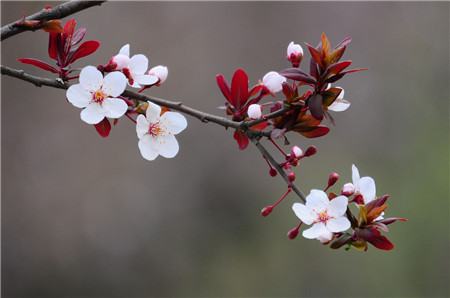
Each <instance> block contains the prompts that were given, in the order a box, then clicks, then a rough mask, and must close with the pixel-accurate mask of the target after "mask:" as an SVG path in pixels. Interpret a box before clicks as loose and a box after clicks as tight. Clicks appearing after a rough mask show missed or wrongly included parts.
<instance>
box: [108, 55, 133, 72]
mask: <svg viewBox="0 0 450 298" xmlns="http://www.w3.org/2000/svg"><path fill="white" fill-rule="evenodd" d="M112 61H113V62H114V63H116V69H119V70H122V69H124V68H126V67H128V63H130V57H128V56H125V55H122V54H118V55H116V56H114V57H113V58H112Z"/></svg>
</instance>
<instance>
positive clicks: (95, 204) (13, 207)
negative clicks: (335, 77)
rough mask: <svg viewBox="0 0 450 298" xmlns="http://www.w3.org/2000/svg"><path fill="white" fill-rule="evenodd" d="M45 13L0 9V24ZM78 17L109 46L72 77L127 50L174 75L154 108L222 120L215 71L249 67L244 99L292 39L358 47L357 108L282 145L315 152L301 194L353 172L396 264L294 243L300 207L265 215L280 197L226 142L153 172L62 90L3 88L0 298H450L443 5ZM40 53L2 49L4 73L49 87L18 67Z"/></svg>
mask: <svg viewBox="0 0 450 298" xmlns="http://www.w3.org/2000/svg"><path fill="white" fill-rule="evenodd" d="M43 6H44V3H39V2H16V3H14V2H3V1H2V2H1V8H2V12H1V15H2V24H5V23H8V22H11V21H13V20H15V19H17V18H19V17H21V16H23V15H28V14H31V13H32V12H34V11H37V10H39V9H41V8H42V7H43ZM76 19H77V20H78V22H79V24H80V25H82V26H84V27H86V28H88V34H87V39H98V40H100V41H101V42H102V46H101V48H100V49H99V50H98V52H96V53H95V54H94V55H92V56H90V57H89V58H88V59H85V60H81V61H79V62H77V65H78V66H79V67H82V66H84V65H87V64H90V63H92V64H94V65H97V64H101V63H106V62H107V61H108V59H109V58H110V57H111V56H112V55H113V54H115V53H116V52H117V51H118V49H119V48H120V47H121V46H122V45H123V44H125V43H130V44H131V51H132V53H145V54H146V55H148V56H149V57H150V63H151V65H156V64H165V65H167V66H168V67H169V70H170V74H169V79H168V81H167V82H166V83H165V84H164V86H163V87H161V88H156V89H154V90H151V91H149V94H152V95H156V96H160V97H164V98H168V99H173V100H182V101H183V102H185V103H186V104H188V105H191V106H193V107H196V108H199V109H202V110H205V111H208V112H212V113H219V114H220V113H221V111H220V110H217V109H216V108H217V106H219V105H221V104H222V103H223V102H224V100H223V98H222V96H221V94H220V92H219V90H218V88H217V87H216V84H215V75H216V74H217V73H223V74H225V75H226V77H228V78H229V77H231V75H232V73H233V71H234V69H235V68H237V67H243V68H245V69H246V70H247V72H248V73H249V76H250V78H251V81H252V82H253V83H255V82H257V80H258V79H260V78H261V77H262V76H263V75H264V74H265V73H266V72H267V71H270V70H279V69H282V68H284V67H286V66H287V65H288V64H287V61H286V60H285V50H286V46H287V44H288V43H289V42H290V41H291V40H293V41H296V42H304V41H306V42H311V43H313V44H315V43H317V42H318V39H319V36H320V34H321V32H322V31H324V32H326V33H327V34H328V36H329V37H330V39H331V41H332V43H333V44H336V43H337V42H339V41H340V40H341V39H343V38H344V37H345V36H347V35H351V36H352V37H353V43H352V44H351V46H350V47H349V49H348V50H347V53H346V55H345V57H346V58H350V59H352V60H353V61H354V65H355V66H357V67H368V68H369V69H370V70H369V71H367V72H363V73H358V74H354V75H349V76H348V77H346V78H344V79H343V80H342V81H341V83H340V85H341V86H343V87H344V88H345V90H346V98H348V99H349V100H350V101H351V102H352V106H351V108H350V109H349V110H348V111H347V112H346V113H340V114H336V117H335V118H336V123H337V125H336V127H335V128H334V129H333V130H332V131H331V133H330V134H329V135H328V136H326V137H324V138H321V139H317V140H313V141H311V140H305V139H303V138H301V137H300V136H297V135H292V136H291V138H290V139H291V142H292V143H294V144H298V145H300V146H302V147H306V146H307V144H315V145H316V146H318V148H319V153H318V154H317V155H316V156H315V157H313V158H310V159H307V160H305V161H304V163H302V165H301V167H300V168H299V169H298V170H297V174H298V185H299V186H301V188H303V189H304V190H305V191H308V190H309V189H311V188H321V187H323V185H324V184H325V183H326V179H327V176H328V174H329V173H330V172H331V171H337V172H339V173H340V174H341V177H342V181H341V182H347V181H349V180H350V177H351V173H350V170H351V169H350V168H351V164H352V163H355V164H356V165H357V166H358V167H359V168H360V171H361V173H362V174H363V175H370V176H372V177H374V178H375V180H376V181H377V193H378V194H383V193H389V194H391V195H392V198H391V201H390V207H389V209H388V211H387V214H388V215H393V216H404V217H407V218H409V222H407V223H399V224H395V225H393V226H392V228H391V231H390V233H389V237H390V239H391V240H392V241H393V242H394V243H395V245H396V248H395V250H393V251H391V252H383V251H378V250H376V249H373V248H372V247H371V248H370V250H369V251H368V252H366V253H361V252H357V251H354V250H353V251H349V252H346V251H344V250H339V251H333V250H330V249H328V248H326V247H322V246H321V244H320V243H319V242H317V241H308V240H306V239H303V238H301V237H299V238H298V239H296V240H294V241H289V240H288V239H287V237H286V232H287V231H288V230H289V229H290V228H291V227H292V226H294V225H295V224H296V218H295V216H294V215H293V213H292V212H291V209H290V208H291V203H292V202H293V201H295V200H296V198H295V197H294V196H291V197H289V200H288V202H287V203H284V204H282V205H281V207H280V208H278V209H277V210H276V211H275V212H274V213H273V214H272V215H271V216H270V217H269V218H262V217H261V216H260V215H259V211H260V209H261V208H262V207H263V206H265V205H267V204H269V203H270V202H273V201H274V200H275V199H276V198H278V196H279V195H280V194H281V193H282V192H283V191H284V190H285V184H284V183H283V182H282V181H281V180H280V179H279V178H276V179H273V178H271V177H269V176H268V175H267V168H266V164H265V162H264V161H263V160H262V159H261V158H260V155H259V154H258V152H257V150H256V149H255V148H253V147H249V149H248V150H246V151H244V152H240V151H239V150H238V149H237V146H236V144H235V142H234V140H233V139H232V137H231V132H230V131H225V130H224V129H222V128H221V127H218V126H215V125H213V124H210V125H205V124H202V123H200V122H199V121H197V120H196V119H193V118H189V119H188V121H189V127H188V129H187V130H186V131H185V132H184V133H182V134H181V135H180V136H179V138H178V140H179V142H180V144H181V150H180V153H179V154H178V156H177V157H176V158H175V159H171V160H167V159H163V158H158V159H157V160H156V161H154V162H147V161H144V160H143V159H142V158H141V156H140V155H139V152H138V148H137V137H136V134H135V128H134V125H133V124H132V123H131V122H129V121H127V120H123V121H121V122H119V125H118V126H117V127H115V128H114V129H113V131H112V133H111V135H110V137H109V138H107V139H102V138H100V137H99V136H98V135H97V134H96V132H95V130H94V129H93V128H92V127H90V126H88V125H86V124H85V123H83V122H81V121H80V119H79V112H80V111H79V110H78V109H76V108H74V107H73V106H72V105H70V104H68V103H67V102H66V100H65V95H64V92H63V91H62V90H55V89H51V88H36V87H34V86H33V85H31V84H29V83H26V82H23V81H18V80H16V79H12V78H8V77H2V91H1V97H2V186H3V188H2V284H3V288H2V294H3V296H4V297H211V296H215V297H219V296H220V297H448V295H449V287H448V280H449V275H450V274H449V248H450V247H449V145H448V141H449V139H448V138H449V123H448V120H449V118H448V117H449V113H448V111H449V110H448V104H449V3H448V2H447V3H431V2H430V3H405V2H403V3H395V2H391V3H338V2H330V3H327V2H321V3H300V2H298V3H295V2H285V3H271V2H264V3H255V2H253V3H248V2H234V3H219V2H216V3H214V2H211V3H208V2H202V3H177V2H170V3H158V2H147V3H146V2H113V3H106V4H104V5H102V6H101V7H95V8H91V9H89V10H87V11H83V12H81V13H79V14H77V15H76ZM46 53H47V35H46V33H43V32H36V33H30V32H28V33H24V34H21V35H18V36H16V37H13V38H11V39H9V40H6V41H5V42H3V43H2V55H1V57H2V64H6V65H9V66H12V67H16V68H23V69H25V70H27V71H28V72H30V73H33V74H40V75H47V74H45V73H44V72H41V71H39V70H38V69H35V68H32V67H31V66H22V65H20V64H19V63H18V62H16V58H19V57H36V58H41V59H44V60H46V61H48V60H49V59H48V58H47V55H46ZM304 64H305V63H304ZM306 65H307V64H306ZM341 185H342V184H341Z"/></svg>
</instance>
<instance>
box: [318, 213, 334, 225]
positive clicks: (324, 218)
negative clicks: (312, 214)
mask: <svg viewBox="0 0 450 298" xmlns="http://www.w3.org/2000/svg"><path fill="white" fill-rule="evenodd" d="M330 218H331V217H330V216H329V215H328V213H327V211H322V212H320V213H319V214H317V221H318V222H323V223H325V222H327V221H328V220H329V219H330Z"/></svg>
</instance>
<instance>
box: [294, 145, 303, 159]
mask: <svg viewBox="0 0 450 298" xmlns="http://www.w3.org/2000/svg"><path fill="white" fill-rule="evenodd" d="M291 153H292V154H294V156H295V157H296V158H300V157H301V156H302V155H303V150H302V149H300V147H298V146H294V147H292V149H291Z"/></svg>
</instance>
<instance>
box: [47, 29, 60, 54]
mask: <svg viewBox="0 0 450 298" xmlns="http://www.w3.org/2000/svg"><path fill="white" fill-rule="evenodd" d="M58 35H59V34H58V33H50V34H49V36H48V56H49V57H50V58H52V59H53V60H56V59H57V57H58V41H57V36H58Z"/></svg>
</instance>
